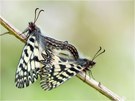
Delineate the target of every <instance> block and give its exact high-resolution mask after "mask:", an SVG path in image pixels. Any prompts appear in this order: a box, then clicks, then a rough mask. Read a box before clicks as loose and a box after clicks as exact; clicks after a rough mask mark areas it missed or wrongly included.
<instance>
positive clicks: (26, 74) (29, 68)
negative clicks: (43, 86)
mask: <svg viewBox="0 0 135 101" xmlns="http://www.w3.org/2000/svg"><path fill="white" fill-rule="evenodd" d="M40 58H41V56H40V50H39V45H38V42H37V39H36V37H35V36H34V35H31V36H29V38H28V40H27V43H26V44H25V46H24V49H23V52H22V55H21V58H20V61H19V64H18V67H17V70H16V75H15V83H16V87H18V88H24V87H27V86H29V85H30V84H31V83H34V82H35V81H36V80H37V79H38V72H39V69H40V67H41V64H40V62H39V59H40Z"/></svg>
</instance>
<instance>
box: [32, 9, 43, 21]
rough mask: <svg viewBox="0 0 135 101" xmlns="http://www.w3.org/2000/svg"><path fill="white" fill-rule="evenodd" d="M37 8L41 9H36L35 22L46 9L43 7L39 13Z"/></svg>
mask: <svg viewBox="0 0 135 101" xmlns="http://www.w3.org/2000/svg"><path fill="white" fill-rule="evenodd" d="M37 10H39V8H36V9H35V18H34V23H36V21H37V19H38V18H39V15H40V13H41V12H43V11H44V10H43V9H41V10H40V11H39V12H38V14H37Z"/></svg>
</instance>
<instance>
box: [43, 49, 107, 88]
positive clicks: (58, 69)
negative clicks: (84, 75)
mask: <svg viewBox="0 0 135 101" xmlns="http://www.w3.org/2000/svg"><path fill="white" fill-rule="evenodd" d="M101 49H102V48H101V47H100V49H99V50H98V51H97V53H96V54H95V55H94V57H93V59H92V60H89V59H86V58H78V59H77V60H75V59H73V58H69V57H68V55H66V56H67V58H65V56H64V57H63V56H62V55H61V54H60V55H58V54H56V53H55V52H52V51H51V50H48V52H49V54H50V56H51V57H50V60H49V62H46V61H45V59H46V55H45V54H44V53H42V54H41V55H42V57H43V58H44V59H43V60H41V61H40V62H41V64H43V65H44V66H43V68H42V69H41V75H40V79H41V81H40V84H41V87H42V88H43V89H44V90H51V89H54V88H56V87H58V86H60V85H61V84H63V83H64V82H65V81H67V80H69V79H70V78H71V77H73V76H75V75H77V74H78V73H79V72H81V71H84V72H86V71H89V70H90V69H91V68H92V67H93V66H94V65H95V64H96V62H94V59H95V58H96V57H97V56H99V55H100V54H102V53H104V52H105V50H103V51H101ZM100 51H101V52H100ZM48 63H49V64H48Z"/></svg>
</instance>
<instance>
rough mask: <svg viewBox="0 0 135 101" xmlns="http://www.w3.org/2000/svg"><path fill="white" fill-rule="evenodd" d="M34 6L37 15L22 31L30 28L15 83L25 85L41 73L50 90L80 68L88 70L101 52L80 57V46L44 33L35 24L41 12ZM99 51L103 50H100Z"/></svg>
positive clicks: (42, 83)
mask: <svg viewBox="0 0 135 101" xmlns="http://www.w3.org/2000/svg"><path fill="white" fill-rule="evenodd" d="M38 9H39V8H36V9H35V18H34V21H33V22H30V23H29V26H28V28H26V30H25V31H23V33H26V32H27V35H26V36H27V42H26V44H25V46H24V48H23V52H22V55H21V57H20V61H19V64H18V67H17V70H16V74H15V83H16V87H18V88H24V87H28V86H29V85H30V84H32V83H34V82H35V81H36V80H37V79H38V78H39V77H40V84H41V87H42V88H43V89H44V90H51V89H53V88H56V87H58V86H59V85H61V84H63V83H64V82H65V81H67V80H69V79H70V78H71V77H73V76H75V75H77V74H78V73H79V72H81V71H87V70H89V69H90V68H92V67H93V66H94V65H95V62H94V59H95V58H96V57H97V56H99V55H100V54H102V53H104V51H105V50H104V51H102V52H100V51H101V48H100V49H99V51H98V52H97V53H96V54H95V56H94V57H93V59H92V60H89V59H86V58H80V57H79V54H78V51H77V49H76V48H75V47H74V46H73V45H71V44H69V43H68V42H67V41H58V40H55V39H53V38H50V37H47V36H44V35H42V32H41V31H40V29H39V28H38V27H37V26H36V25H35V22H36V21H37V19H38V17H39V14H40V13H41V12H42V11H43V10H40V11H39V12H38V14H36V13H37V10H38ZM99 52H100V53H99Z"/></svg>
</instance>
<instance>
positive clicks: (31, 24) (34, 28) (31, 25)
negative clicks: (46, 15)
mask: <svg viewBox="0 0 135 101" xmlns="http://www.w3.org/2000/svg"><path fill="white" fill-rule="evenodd" d="M38 9H39V8H36V9H35V18H34V21H33V22H29V25H28V27H27V28H26V29H25V30H24V31H23V33H26V32H28V33H29V34H30V33H32V32H35V31H40V29H39V28H38V27H37V26H36V25H35V23H36V21H37V19H38V18H39V15H40V13H41V12H42V11H44V10H40V11H39V12H38V14H37V10H38Z"/></svg>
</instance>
